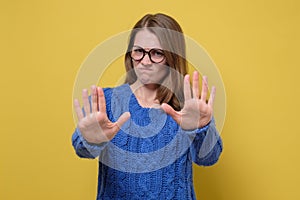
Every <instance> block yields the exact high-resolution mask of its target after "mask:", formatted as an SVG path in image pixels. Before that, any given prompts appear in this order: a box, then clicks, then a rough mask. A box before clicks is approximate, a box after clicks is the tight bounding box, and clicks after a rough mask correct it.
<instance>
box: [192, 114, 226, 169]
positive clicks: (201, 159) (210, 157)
mask: <svg viewBox="0 0 300 200" xmlns="http://www.w3.org/2000/svg"><path fill="white" fill-rule="evenodd" d="M222 150H223V143H222V139H221V137H220V135H219V133H218V131H217V129H216V125H215V120H214V118H213V119H212V120H211V122H210V123H209V124H208V125H207V126H206V127H204V128H201V129H199V131H197V133H196V136H195V138H194V140H193V142H192V145H191V155H192V159H193V162H195V163H196V164H197V165H203V166H210V165H213V164H215V163H216V162H217V161H218V159H219V157H220V155H221V153H222Z"/></svg>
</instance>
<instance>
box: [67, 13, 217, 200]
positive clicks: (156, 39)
mask: <svg viewBox="0 0 300 200" xmlns="http://www.w3.org/2000/svg"><path fill="white" fill-rule="evenodd" d="M125 66H126V71H127V76H126V81H125V84H123V85H121V86H118V87H116V88H105V89H104V90H103V89H102V88H100V87H96V86H92V87H91V95H90V97H89V96H88V90H86V89H84V90H83V94H82V98H83V109H81V107H80V105H79V102H78V100H75V101H74V108H75V111H76V113H77V117H78V126H77V128H76V130H75V132H74V134H73V137H72V142H73V146H74V148H75V150H76V153H77V155H78V156H80V157H84V158H96V157H99V175H98V195H97V199H180V200H182V199H196V197H195V194H194V188H193V180H192V179H193V177H192V162H195V163H196V164H198V165H203V166H208V165H213V164H214V163H216V162H217V160H218V158H219V156H220V154H221V152H222V141H221V138H220V137H219V134H218V132H217V130H216V128H215V123H214V119H213V100H214V96H215V88H214V87H213V88H212V91H211V95H210V97H209V100H208V101H206V98H207V93H208V85H207V78H206V77H203V82H202V90H201V94H200V92H199V88H198V84H199V75H198V72H194V74H193V78H192V83H193V84H192V87H191V86H190V77H189V75H187V62H186V60H185V41H184V37H183V34H182V30H181V28H180V26H179V24H178V23H177V22H176V21H175V20H174V19H173V18H171V17H170V16H167V15H164V14H155V15H150V14H148V15H145V16H144V17H143V18H142V19H140V20H139V21H138V22H137V24H136V25H135V26H134V28H133V30H132V32H131V35H130V39H129V44H128V49H127V53H126V55H125ZM183 76H184V77H183Z"/></svg>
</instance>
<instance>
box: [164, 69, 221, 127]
mask: <svg viewBox="0 0 300 200" xmlns="http://www.w3.org/2000/svg"><path fill="white" fill-rule="evenodd" d="M198 85H199V74H198V72H196V71H195V72H194V74H193V87H192V91H191V88H190V77H189V75H185V77H184V99H185V102H184V107H183V108H182V110H181V111H175V110H174V109H173V108H172V107H171V106H170V105H168V104H166V103H163V104H162V106H161V107H162V109H163V110H164V111H165V112H166V113H167V114H169V115H171V117H172V118H173V119H174V120H175V121H176V122H177V123H178V124H179V125H180V126H181V128H182V129H184V130H194V129H196V128H202V127H204V126H205V125H207V124H208V123H209V122H210V120H211V119H212V115H213V102H214V98H215V93H216V89H215V87H212V91H211V94H210V97H209V100H208V103H207V102H206V97H207V93H208V85H207V77H205V76H204V77H203V81H202V91H201V97H200V98H199V87H198Z"/></svg>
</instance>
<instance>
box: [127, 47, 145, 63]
mask: <svg viewBox="0 0 300 200" xmlns="http://www.w3.org/2000/svg"><path fill="white" fill-rule="evenodd" d="M130 56H131V58H132V59H134V60H136V61H139V60H141V59H142V58H143V56H144V50H143V49H133V50H132V51H131V54H130Z"/></svg>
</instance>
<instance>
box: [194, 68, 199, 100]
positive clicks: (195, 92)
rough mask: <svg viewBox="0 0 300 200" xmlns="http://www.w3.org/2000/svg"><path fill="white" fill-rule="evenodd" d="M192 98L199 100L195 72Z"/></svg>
mask: <svg viewBox="0 0 300 200" xmlns="http://www.w3.org/2000/svg"><path fill="white" fill-rule="evenodd" d="M193 98H196V99H199V73H198V72H197V71H194V74H193Z"/></svg>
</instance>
